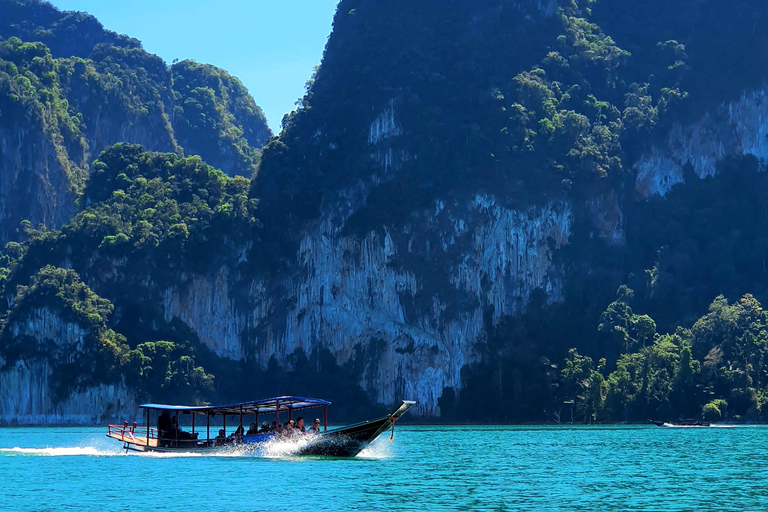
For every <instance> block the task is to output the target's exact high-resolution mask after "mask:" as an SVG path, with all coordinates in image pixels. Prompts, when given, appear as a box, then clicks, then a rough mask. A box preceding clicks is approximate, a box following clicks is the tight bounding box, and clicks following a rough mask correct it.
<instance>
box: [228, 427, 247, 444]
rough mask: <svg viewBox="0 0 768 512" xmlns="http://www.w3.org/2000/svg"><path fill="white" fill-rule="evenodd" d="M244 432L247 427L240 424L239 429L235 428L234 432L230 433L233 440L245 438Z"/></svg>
mask: <svg viewBox="0 0 768 512" xmlns="http://www.w3.org/2000/svg"><path fill="white" fill-rule="evenodd" d="M243 432H245V429H244V428H243V426H242V425H240V426H239V427H237V430H235V431H234V432H233V433H231V434H229V437H230V438H231V439H232V440H238V439H242V438H243Z"/></svg>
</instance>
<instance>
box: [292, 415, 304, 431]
mask: <svg viewBox="0 0 768 512" xmlns="http://www.w3.org/2000/svg"><path fill="white" fill-rule="evenodd" d="M294 430H295V431H296V433H297V434H306V433H307V429H306V428H304V418H302V417H301V416H299V417H298V418H296V427H295V428H294Z"/></svg>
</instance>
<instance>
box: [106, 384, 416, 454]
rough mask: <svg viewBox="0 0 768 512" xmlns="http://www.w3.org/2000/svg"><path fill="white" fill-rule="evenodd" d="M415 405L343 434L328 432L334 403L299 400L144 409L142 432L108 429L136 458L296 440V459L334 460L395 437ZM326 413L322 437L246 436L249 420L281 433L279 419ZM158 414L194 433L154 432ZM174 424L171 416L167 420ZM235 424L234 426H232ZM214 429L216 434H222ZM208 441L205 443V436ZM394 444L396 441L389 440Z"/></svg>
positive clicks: (128, 427) (344, 430)
mask: <svg viewBox="0 0 768 512" xmlns="http://www.w3.org/2000/svg"><path fill="white" fill-rule="evenodd" d="M414 404H416V402H414V401H411V400H403V402H402V403H401V404H400V406H399V407H398V408H397V409H395V410H394V411H393V412H392V414H388V415H387V416H383V417H381V418H377V419H374V420H371V421H364V422H361V423H355V424H353V425H349V426H346V427H342V428H337V429H332V430H328V429H327V427H328V406H329V405H331V402H328V401H326V400H321V399H318V398H304V397H297V396H279V397H274V398H267V399H264V400H256V401H253V402H242V403H238V404H230V405H208V406H189V405H164V404H143V405H140V406H139V407H140V408H142V409H145V410H146V418H147V425H146V426H139V425H137V424H136V423H135V422H134V423H133V424H132V425H129V424H128V422H127V421H126V422H124V423H123V424H122V425H109V429H108V431H107V437H109V438H111V439H115V440H118V441H120V442H122V443H123V447H124V448H125V450H126V451H128V450H131V451H137V452H166V453H174V452H211V451H215V450H226V449H232V447H233V446H245V447H247V445H252V446H255V445H258V444H259V443H266V442H269V441H273V440H277V439H286V440H295V441H297V448H296V451H295V454H297V455H328V456H334V457H354V456H355V455H357V454H358V453H360V452H361V451H362V450H363V449H365V447H366V446H368V445H369V444H371V443H372V442H373V441H375V440H376V439H377V438H378V437H379V436H380V435H381V434H382V433H384V432H386V431H387V430H390V429H391V430H392V436H394V429H395V422H396V421H397V420H398V419H399V418H400V417H401V416H402V415H403V414H405V413H406V412H407V411H408V409H410V408H411V407H413V405H414ZM320 407H322V408H323V430H322V431H320V432H318V433H304V434H299V433H294V434H293V435H292V436H290V437H283V436H284V434H285V433H284V432H283V433H281V432H275V431H261V432H259V433H257V434H254V435H245V433H244V428H243V422H244V421H245V422H246V423H245V424H246V425H247V424H248V422H250V418H254V422H255V424H256V425H257V426H258V424H259V417H260V416H261V417H262V418H263V417H264V415H270V417H274V418H275V421H274V422H273V423H275V424H276V425H277V426H278V428H279V426H280V415H281V414H283V415H284V416H283V417H284V418H285V415H286V414H287V415H288V419H289V421H292V420H293V419H294V417H293V416H294V412H296V411H300V410H304V409H311V408H320ZM153 411H159V412H160V413H161V415H162V414H163V413H167V414H170V413H173V414H176V415H178V414H185V415H191V417H192V426H191V431H189V432H187V431H183V430H181V429H180V428H178V426H176V427H173V428H171V429H170V430H167V429H164V430H162V432H161V426H160V425H158V428H152V427H151V426H150V425H151V423H150V417H151V413H152V412H153ZM198 416H203V417H204V418H205V423H204V425H205V430H204V431H203V430H202V429H199V430H197V424H196V418H197V417H198ZM216 416H221V418H222V422H221V427H223V428H221V430H223V431H224V432H223V434H224V435H223V436H222V435H219V436H214V437H211V419H212V418H214V417H216ZM227 417H230V418H233V419H234V420H235V421H234V422H233V423H234V424H235V425H238V428H237V430H235V432H234V433H233V434H230V436H229V437H227V436H226V429H227ZM168 419H170V416H168ZM231 424H232V423H230V425H231ZM218 428H219V425H215V426H214V429H218ZM203 433H204V434H205V437H204V438H203V437H201V434H203ZM390 439H391V438H390Z"/></svg>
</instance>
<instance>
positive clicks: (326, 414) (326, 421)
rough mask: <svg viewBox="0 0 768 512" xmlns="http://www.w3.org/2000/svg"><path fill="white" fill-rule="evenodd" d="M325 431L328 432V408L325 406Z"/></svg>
mask: <svg viewBox="0 0 768 512" xmlns="http://www.w3.org/2000/svg"><path fill="white" fill-rule="evenodd" d="M323 430H324V431H325V430H328V406H327V405H324V406H323Z"/></svg>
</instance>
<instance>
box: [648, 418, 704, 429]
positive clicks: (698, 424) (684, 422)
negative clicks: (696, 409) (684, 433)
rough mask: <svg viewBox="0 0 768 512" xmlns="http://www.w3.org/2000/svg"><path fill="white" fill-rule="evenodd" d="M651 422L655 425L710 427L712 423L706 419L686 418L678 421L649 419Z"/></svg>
mask: <svg viewBox="0 0 768 512" xmlns="http://www.w3.org/2000/svg"><path fill="white" fill-rule="evenodd" d="M651 423H653V424H654V425H656V426H657V427H710V426H712V424H711V423H710V422H708V421H701V420H694V419H687V420H679V421H659V420H651Z"/></svg>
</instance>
